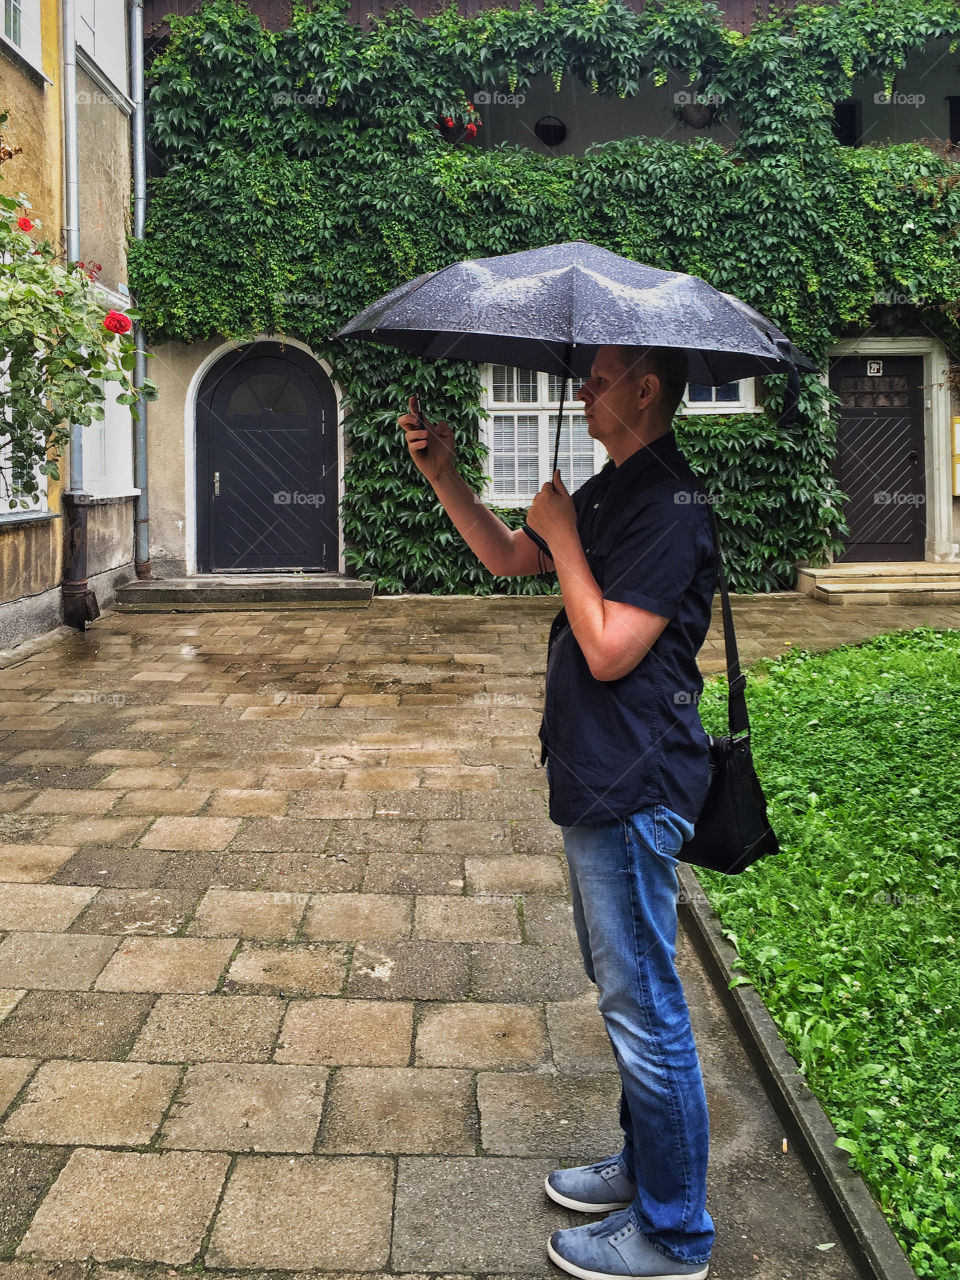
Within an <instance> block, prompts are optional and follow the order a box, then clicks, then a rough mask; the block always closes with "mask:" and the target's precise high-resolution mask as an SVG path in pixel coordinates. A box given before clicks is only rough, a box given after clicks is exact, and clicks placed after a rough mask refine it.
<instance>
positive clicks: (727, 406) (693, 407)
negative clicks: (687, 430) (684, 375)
mask: <svg viewBox="0 0 960 1280" xmlns="http://www.w3.org/2000/svg"><path fill="white" fill-rule="evenodd" d="M753 384H754V380H753V378H741V379H740V381H739V382H724V383H723V384H722V385H721V386H719V387H714V386H711V385H710V384H709V383H707V382H690V383H688V384H687V389H686V391H685V393H684V396H683V401H682V402H681V405H680V409H681V412H683V413H736V412H739V411H740V410H742V409H755V408H756V407H757V402H756V397H755V395H754V385H753Z"/></svg>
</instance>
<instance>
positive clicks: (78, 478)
mask: <svg viewBox="0 0 960 1280" xmlns="http://www.w3.org/2000/svg"><path fill="white" fill-rule="evenodd" d="M60 14H61V39H62V52H63V58H62V72H63V182H64V227H63V235H64V251H65V253H66V256H67V261H68V262H76V261H77V259H78V258H79V257H80V180H79V175H78V161H77V26H76V13H75V10H74V0H61V3H60ZM69 468H70V475H69V482H70V487H69V488H68V489H67V490H66V491H65V492H64V494H63V499H62V502H63V518H64V526H65V539H64V563H63V585H62V588H61V590H62V594H63V620H64V622H65V623H66V624H67V625H68V626H71V627H78V628H79V629H80V630H81V631H82V630H83V629H84V628H85V627H86V625H87V623H88V622H92V621H93V620H94V618H98V617H99V616H100V609H99V607H98V605H97V597H96V596H95V595H94V593H93V592H92V591H90V590H89V589H88V586H87V516H88V514H89V511H90V507H89V504H88V502H87V498H88V496H89V495H88V494H86V493H85V492H84V488H83V426H82V424H80V423H77V422H72V423H71V424H70V449H69Z"/></svg>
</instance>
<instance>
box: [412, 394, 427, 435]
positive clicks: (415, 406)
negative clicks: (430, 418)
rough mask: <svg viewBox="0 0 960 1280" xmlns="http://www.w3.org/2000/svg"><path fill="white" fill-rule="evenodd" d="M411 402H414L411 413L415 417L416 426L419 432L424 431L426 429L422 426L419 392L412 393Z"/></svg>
mask: <svg viewBox="0 0 960 1280" xmlns="http://www.w3.org/2000/svg"><path fill="white" fill-rule="evenodd" d="M413 402H414V403H413V411H414V413H415V414H416V415H417V426H418V427H420V428H421V430H423V431H425V430H426V427H425V426H424V424H423V415H422V414H421V412H420V392H419V391H415V392H414V393H413Z"/></svg>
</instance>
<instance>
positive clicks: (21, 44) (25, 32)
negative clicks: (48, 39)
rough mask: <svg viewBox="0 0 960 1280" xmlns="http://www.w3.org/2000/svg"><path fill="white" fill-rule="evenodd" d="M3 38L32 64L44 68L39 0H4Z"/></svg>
mask: <svg viewBox="0 0 960 1280" xmlns="http://www.w3.org/2000/svg"><path fill="white" fill-rule="evenodd" d="M3 38H4V40H5V41H6V42H7V43H8V44H12V45H13V47H14V48H15V49H16V50H17V51H18V53H20V54H21V55H22V56H23V57H24V58H26V60H27V61H28V62H29V63H30V65H31V66H33V67H36V69H37V70H38V71H42V70H43V65H42V63H43V59H42V56H41V44H40V5H39V4H38V2H37V0H3Z"/></svg>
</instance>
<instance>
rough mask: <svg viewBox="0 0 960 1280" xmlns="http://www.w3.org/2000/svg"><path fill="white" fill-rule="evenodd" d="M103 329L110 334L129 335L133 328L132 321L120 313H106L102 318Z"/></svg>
mask: <svg viewBox="0 0 960 1280" xmlns="http://www.w3.org/2000/svg"><path fill="white" fill-rule="evenodd" d="M103 327H104V328H105V329H109V330H110V332H111V333H129V332H130V330H131V329H132V328H133V321H132V320H131V319H130V317H129V316H125V315H124V314H123V312H122V311H108V312H107V314H106V315H105V316H104V318H103Z"/></svg>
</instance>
